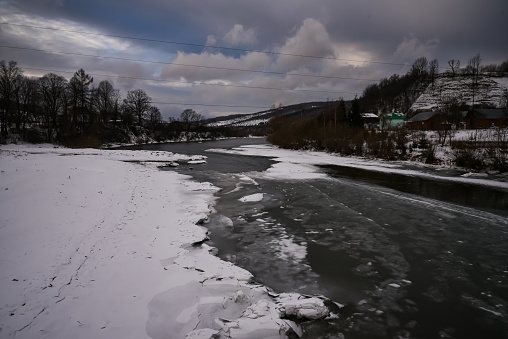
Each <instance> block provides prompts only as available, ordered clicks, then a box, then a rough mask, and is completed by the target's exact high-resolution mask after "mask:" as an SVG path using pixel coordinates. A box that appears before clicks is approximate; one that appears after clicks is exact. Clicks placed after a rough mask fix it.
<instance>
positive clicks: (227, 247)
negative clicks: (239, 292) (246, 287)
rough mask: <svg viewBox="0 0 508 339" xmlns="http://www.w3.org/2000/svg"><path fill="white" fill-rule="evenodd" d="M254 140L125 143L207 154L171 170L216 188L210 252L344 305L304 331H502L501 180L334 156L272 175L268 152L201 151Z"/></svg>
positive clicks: (506, 280) (506, 282)
mask: <svg viewBox="0 0 508 339" xmlns="http://www.w3.org/2000/svg"><path fill="white" fill-rule="evenodd" d="M262 143H265V141H264V139H248V140H246V139H236V140H227V141H217V142H206V143H183V144H161V145H147V146H137V147H136V148H143V149H157V150H167V151H171V152H175V153H184V154H204V155H206V156H208V161H207V163H206V164H193V165H183V166H179V167H178V168H177V170H178V171H179V172H181V173H185V174H189V175H192V176H193V177H194V179H195V180H198V181H209V182H212V183H213V184H214V185H216V186H218V187H220V188H222V190H221V191H220V192H219V193H217V197H218V200H217V204H216V206H215V209H216V210H217V213H216V214H214V215H212V216H211V218H210V221H209V222H208V223H207V224H206V227H208V228H209V229H210V231H211V242H212V245H213V246H216V247H217V248H218V249H219V256H220V257H222V258H225V259H227V260H230V261H232V262H234V263H236V264H237V265H239V266H241V267H244V268H246V269H247V270H249V271H250V272H252V273H253V274H254V276H255V278H256V279H257V280H258V281H260V282H262V283H264V284H266V285H267V286H269V287H271V288H273V289H274V290H275V291H277V292H283V291H284V292H290V291H295V292H299V293H304V294H320V295H325V296H327V297H329V298H331V299H332V300H334V301H336V302H339V303H341V304H343V305H345V306H344V307H343V308H342V309H341V310H340V311H339V314H340V316H339V318H338V319H330V320H327V321H317V322H312V323H308V324H306V325H303V327H304V328H305V329H306V331H307V333H313V336H311V337H329V338H334V337H337V336H334V334H337V333H343V334H344V335H345V338H399V337H400V338H506V337H507V333H508V213H507V211H508V191H507V190H506V189H504V188H495V187H490V188H489V187H485V186H478V185H470V184H464V183H460V182H453V181H450V182H448V181H446V180H445V181H442V180H432V179H422V178H415V177H409V176H404V175H394V174H383V173H380V172H371V171H367V170H360V169H352V168H345V167H337V166H326V167H321V168H320V169H319V171H320V172H321V173H323V175H322V176H321V177H319V178H317V179H305V180H304V179H300V180H297V179H292V178H290V177H288V178H287V179H284V178H280V177H279V178H277V179H274V178H270V177H268V176H265V175H263V173H264V172H265V171H266V170H267V169H268V168H270V166H272V164H273V161H271V160H270V158H266V157H259V156H246V155H238V154H225V153H217V152H209V151H207V149H210V148H215V149H217V148H222V149H230V148H233V147H237V146H239V145H242V144H262ZM426 171H430V170H428V169H427V170H426ZM458 174H459V173H453V172H449V173H440V175H441V176H443V175H444V176H456V175H458Z"/></svg>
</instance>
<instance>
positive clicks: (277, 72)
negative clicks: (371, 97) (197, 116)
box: [0, 0, 508, 118]
mask: <svg viewBox="0 0 508 339" xmlns="http://www.w3.org/2000/svg"><path fill="white" fill-rule="evenodd" d="M0 22H1V24H0V46H1V47H0V60H6V61H9V60H14V61H17V62H18V65H19V66H20V67H21V68H22V69H24V72H25V74H26V75H35V76H41V75H43V74H46V73H49V72H54V73H58V74H61V75H63V76H65V77H66V78H67V79H69V78H70V77H72V74H73V73H74V72H75V71H77V70H78V69H80V68H83V69H84V70H85V71H86V72H87V73H90V74H92V76H93V77H94V84H95V85H98V83H99V82H100V81H101V80H104V79H107V80H109V81H110V82H111V83H112V84H113V85H114V87H115V88H117V89H119V90H120V93H121V95H122V97H125V96H126V94H127V91H129V90H133V89H138V88H140V89H143V90H145V91H146V92H147V94H148V95H149V96H151V97H152V100H153V101H154V103H156V106H158V107H159V108H160V110H161V112H162V113H163V116H164V117H165V118H167V117H169V116H173V117H178V116H179V114H180V113H181V112H182V111H183V110H184V109H186V108H192V109H195V110H196V111H197V112H199V113H201V114H203V115H205V116H217V115H224V114H229V113H250V112H256V111H260V110H262V109H267V108H270V106H272V105H273V104H278V103H282V104H283V105H288V104H294V103H299V102H306V101H314V100H316V101H317V100H327V99H330V100H335V99H338V98H339V97H343V98H344V99H352V98H354V96H355V95H356V94H357V95H358V96H360V95H361V94H362V91H363V89H364V88H365V86H366V85H368V84H370V83H374V82H377V81H379V80H380V79H381V78H383V77H389V76H390V75H392V74H394V73H398V74H404V73H406V72H407V71H408V69H409V67H410V65H411V64H412V62H413V61H414V60H415V59H416V58H418V57H421V56H425V57H427V58H428V59H429V60H430V59H434V58H436V59H437V60H438V61H439V65H440V67H441V70H442V71H444V70H446V69H447V66H448V65H447V62H448V60H449V59H459V60H460V61H461V64H462V65H463V66H465V65H466V64H467V61H468V60H469V59H470V58H471V57H473V56H474V55H476V54H477V53H480V54H481V56H482V64H491V63H495V64H499V63H501V62H502V61H504V60H506V59H508V43H507V41H508V33H507V32H508V1H507V0H486V1H480V0H425V1H422V0H340V1H339V0H312V1H309V0H255V1H242V0H213V1H207V0H201V1H199V0H143V1H137V0H86V1H83V0H19V1H16V0H0ZM43 28H46V29H43ZM48 28H49V29H48ZM83 32H86V33H93V34H85V33H83ZM211 46H218V47H226V48H212V47H211ZM259 51H262V52H264V53H260V52H259ZM57 52H58V53H57ZM303 56H307V57H303ZM309 56H311V57H309ZM203 66H204V67H203ZM247 70H250V71H247ZM182 104H188V105H189V106H187V105H182ZM199 104H202V105H203V106H200V105H199ZM221 105H223V106H221ZM232 106H249V107H232Z"/></svg>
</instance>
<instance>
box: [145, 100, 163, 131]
mask: <svg viewBox="0 0 508 339" xmlns="http://www.w3.org/2000/svg"><path fill="white" fill-rule="evenodd" d="M148 120H149V121H150V127H151V128H152V129H154V128H155V126H157V124H159V123H160V122H161V121H162V115H161V111H160V110H159V108H158V107H156V106H150V108H149V109H148Z"/></svg>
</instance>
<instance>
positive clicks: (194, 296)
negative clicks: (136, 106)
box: [0, 145, 327, 338]
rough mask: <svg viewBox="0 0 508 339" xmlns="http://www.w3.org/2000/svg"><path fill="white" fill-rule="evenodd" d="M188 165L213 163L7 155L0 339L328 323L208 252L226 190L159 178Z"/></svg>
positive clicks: (112, 155) (272, 333)
mask: <svg viewBox="0 0 508 339" xmlns="http://www.w3.org/2000/svg"><path fill="white" fill-rule="evenodd" d="M189 160H202V158H201V157H188V156H181V155H174V154H171V153H167V152H149V151H108V150H91V149H85V150H71V149H65V148H55V147H53V146H51V145H43V146H26V145H25V146H23V145H21V146H19V145H7V146H1V147H0V170H1V173H0V336H1V337H2V338H8V337H16V338H144V337H152V338H185V337H186V336H187V337H189V338H212V337H215V335H216V334H219V333H220V334H221V335H222V336H224V335H227V336H230V337H232V338H247V337H248V338H271V337H273V338H279V337H285V334H284V333H285V332H286V331H288V330H290V328H294V330H295V331H296V332H297V333H298V332H299V329H298V328H297V327H296V325H295V324H294V323H293V322H291V321H289V320H285V319H282V318H283V317H284V313H288V314H289V313H292V314H293V315H300V316H310V317H321V316H323V315H325V314H326V313H327V310H326V308H324V307H323V305H322V302H321V300H319V299H317V298H310V299H305V300H302V298H300V297H299V296H295V295H290V296H288V295H284V296H280V297H279V298H273V297H272V296H270V295H269V293H268V292H267V289H266V287H264V286H260V285H255V284H253V283H251V282H250V280H251V278H252V275H251V274H250V273H249V272H247V271H245V270H244V269H241V268H239V267H236V266H234V265H232V264H231V263H228V262H225V261H222V260H220V259H218V258H217V257H215V256H213V255H212V254H211V253H213V249H212V248H210V247H209V246H207V245H206V244H202V243H201V242H202V241H203V240H204V239H205V238H206V229H205V228H203V227H201V226H198V225H196V224H197V223H199V221H200V220H202V219H205V218H206V217H207V215H208V214H209V213H211V212H212V210H213V202H214V197H213V193H214V192H215V191H216V188H215V187H213V186H212V185H210V184H208V183H196V182H192V181H190V180H188V179H189V178H188V177H186V176H184V175H181V174H178V173H176V172H161V171H159V170H158V169H157V165H160V164H161V162H162V163H163V164H167V163H171V162H176V161H189ZM197 244H199V245H197ZM309 310H310V311H309ZM222 336H221V337H222Z"/></svg>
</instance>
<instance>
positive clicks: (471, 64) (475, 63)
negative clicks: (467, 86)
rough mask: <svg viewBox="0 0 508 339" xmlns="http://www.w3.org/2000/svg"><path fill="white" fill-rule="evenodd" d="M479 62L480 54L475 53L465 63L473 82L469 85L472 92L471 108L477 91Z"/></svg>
mask: <svg viewBox="0 0 508 339" xmlns="http://www.w3.org/2000/svg"><path fill="white" fill-rule="evenodd" d="M481 63H482V57H481V56H480V54H476V55H475V56H474V57H472V58H471V59H470V60H469V61H468V63H467V68H468V70H469V71H470V72H471V74H472V76H473V83H472V85H471V90H472V92H473V104H472V108H474V102H475V94H476V92H477V87H478V80H479V77H480V69H481Z"/></svg>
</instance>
